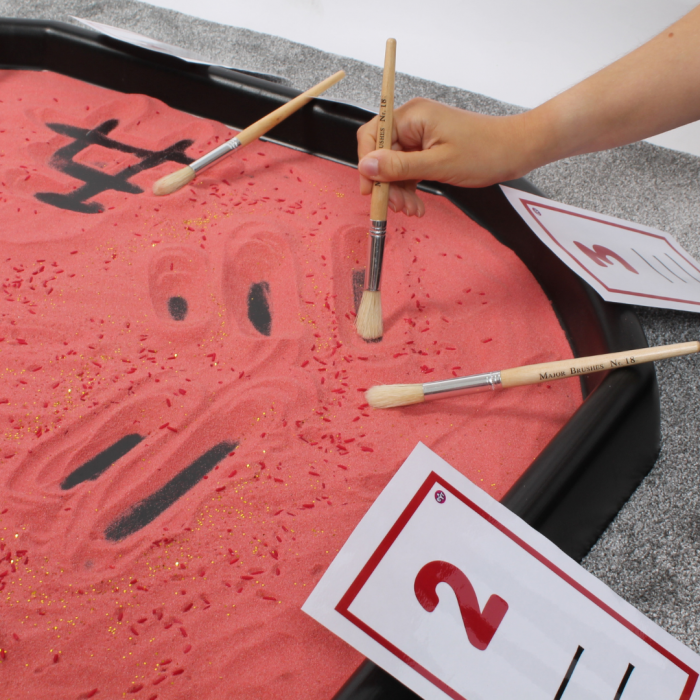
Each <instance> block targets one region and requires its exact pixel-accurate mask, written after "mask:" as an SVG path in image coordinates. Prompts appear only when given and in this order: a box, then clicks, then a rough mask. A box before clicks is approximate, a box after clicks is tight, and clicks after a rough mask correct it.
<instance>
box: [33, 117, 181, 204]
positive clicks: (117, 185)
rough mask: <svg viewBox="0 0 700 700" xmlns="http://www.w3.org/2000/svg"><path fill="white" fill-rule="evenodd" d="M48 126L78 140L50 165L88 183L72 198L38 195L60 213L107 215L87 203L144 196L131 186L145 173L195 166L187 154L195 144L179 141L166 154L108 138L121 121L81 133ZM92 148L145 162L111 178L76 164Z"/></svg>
mask: <svg viewBox="0 0 700 700" xmlns="http://www.w3.org/2000/svg"><path fill="white" fill-rule="evenodd" d="M46 126H48V127H49V129H51V130H52V131H55V132H56V133H57V134H61V135H62V136H68V137H70V138H72V139H74V141H73V143H69V144H68V145H67V146H63V148H59V149H58V150H57V151H56V153H54V154H53V156H51V160H50V161H49V164H50V165H51V167H52V168H55V169H56V170H60V171H61V172H62V173H65V174H66V175H70V176H71V177H74V178H76V179H77V180H82V181H83V182H84V183H85V184H84V185H83V186H82V187H78V188H77V189H75V190H73V191H72V192H71V193H70V194H59V193H57V192H38V193H37V194H35V195H34V196H35V197H36V198H37V199H38V200H39V201H40V202H44V203H45V204H50V205H51V206H54V207H57V208H59V209H68V210H69V211H77V212H80V213H81V214H99V213H100V212H102V211H104V207H103V206H102V205H101V204H100V203H99V202H89V203H87V200H88V199H90V198H91V197H94V196H95V195H98V194H101V193H102V192H106V191H107V190H115V191H117V192H127V193H128V194H141V193H142V192H143V190H142V189H141V188H140V187H138V186H137V185H134V184H132V183H131V182H129V178H131V177H133V176H134V175H137V174H138V173H140V172H142V171H144V170H150V169H151V168H155V167H157V166H159V165H161V164H162V163H165V162H167V161H172V162H173V163H181V164H182V165H189V164H190V163H191V162H192V159H191V158H189V157H187V156H186V155H185V150H186V149H187V148H189V147H190V146H191V145H192V144H193V143H194V141H189V140H183V141H178V142H177V143H174V144H173V145H172V146H168V148H164V149H163V150H162V151H149V150H147V149H145V148H136V147H135V146H129V145H128V144H126V143H120V142H119V141H115V140H114V139H110V138H108V137H107V134H109V133H110V131H113V130H114V129H115V128H116V127H117V126H119V120H118V119H109V120H108V121H106V122H102V124H100V125H98V126H96V127H95V128H94V129H81V128H80V127H77V126H71V125H70V124H47V125H46ZM92 145H97V146H102V147H103V148H108V149H110V150H113V151H121V152H122V153H131V154H132V155H134V156H136V157H137V158H140V159H141V160H140V162H138V163H135V164H134V165H129V166H127V167H126V168H124V169H123V170H120V171H119V172H118V173H116V175H109V174H108V173H105V172H103V171H102V170H98V169H96V168H90V167H89V166H87V165H83V164H82V163H76V162H75V161H74V160H73V158H75V156H77V155H78V153H80V151H83V150H84V149H86V148H87V147H88V146H92Z"/></svg>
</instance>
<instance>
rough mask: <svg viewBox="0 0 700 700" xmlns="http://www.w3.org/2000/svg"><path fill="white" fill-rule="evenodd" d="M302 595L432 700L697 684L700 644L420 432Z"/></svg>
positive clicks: (551, 699)
mask: <svg viewBox="0 0 700 700" xmlns="http://www.w3.org/2000/svg"><path fill="white" fill-rule="evenodd" d="M650 575H653V572H650ZM302 609H303V610H304V611H305V612H306V613H308V614H309V615H311V616H312V617H313V618H315V619H316V620H317V621H318V622H320V623H321V624H323V625H325V626H326V627H327V628H328V629H330V630H331V631H333V632H334V633H336V634H337V635H339V636H340V637H342V638H343V639H344V640H345V641H347V642H348V643H349V644H351V645H352V646H354V647H355V648H356V649H357V650H358V651H360V652H361V653H362V654H364V655H365V656H367V657H369V658H370V659H372V660H373V661H374V662H375V663H377V664H378V665H380V666H382V667H383V668H384V669H385V670H386V671H388V672H389V673H391V674H392V675H393V676H395V677H396V678H398V679H399V680H400V681H401V682H402V683H404V684H405V685H407V686H408V687H409V688H411V689H412V690H414V691H415V692H416V693H418V695H420V696H421V697H423V698H425V699H426V700H444V699H445V698H451V699H452V700H513V698H518V700H590V698H609V699H610V700H652V698H653V699H654V700H690V699H691V698H693V699H695V700H697V699H698V698H700V690H698V689H697V688H696V685H697V680H698V670H700V657H698V656H697V655H696V654H694V653H693V652H692V651H690V650H689V649H687V648H686V647H684V646H683V645H682V644H681V643H680V642H678V641H677V640H675V639H674V638H673V637H671V636H670V635H669V634H667V633H666V632H664V631H663V630H662V629H661V628H659V627H657V626H656V625H655V624H654V623H653V622H651V621H650V620H648V619H647V618H646V617H644V616H643V615H642V614H641V613H640V612H638V611H637V610H635V609H634V608H633V607H632V606H631V605H629V604H627V603H626V602H625V601H623V600H622V599H621V598H619V597H618V596H617V595H616V594H615V593H613V592H612V591H611V590H610V589H609V588H607V587H606V586H605V585H604V584H602V583H601V582H600V581H598V580H597V579H596V578H595V577H593V576H592V575H591V574H589V573H588V572H586V571H585V570H584V569H583V568H581V567H580V566H579V565H578V564H576V563H575V562H574V561H573V560H572V559H570V558H569V557H567V556H566V555H565V554H564V553H563V552H562V551H561V550H560V549H558V548H557V547H556V546H554V545H553V544H552V543H551V542H549V540H547V539H546V538H545V537H543V536H542V535H540V534H539V533H537V532H536V531H535V530H533V529H532V528H530V527H529V526H528V525H526V524H525V523H524V522H523V521H522V520H521V519H520V518H518V517H517V516H515V515H514V514H513V513H511V512H510V511H509V510H507V509H506V508H505V507H504V506H502V505H500V503H498V502H497V501H495V500H494V499H492V498H491V497H490V496H488V495H487V494H486V493H484V492H483V491H481V490H480V489H479V488H478V487H477V486H475V485H474V484H472V483H471V482H470V481H469V480H468V479H467V478H466V477H464V476H462V475H461V474H460V473H459V472H457V471H456V470H455V469H453V468H452V467H450V466H449V465H448V464H447V463H446V462H445V461H444V460H442V459H441V458H440V457H438V456H437V455H436V454H435V453H433V452H431V451H430V450H429V449H428V448H427V447H425V445H423V444H420V443H419V444H418V446H417V447H416V448H415V450H414V451H413V452H412V454H411V455H410V456H409V458H408V459H407V460H406V462H405V463H404V465H403V466H402V467H401V469H400V470H399V471H398V472H397V474H396V475H395V476H394V478H393V479H392V480H391V482H390V483H389V484H388V485H387V487H386V488H385V489H384V491H383V492H382V493H381V494H380V496H379V498H378V499H377V500H376V501H375V503H374V504H373V505H372V507H371V508H370V510H369V511H368V513H367V514H366V515H365V517H364V518H363V519H362V521H361V522H360V524H359V525H358V526H357V528H356V529H355V531H354V532H353V533H352V535H351V536H350V538H349V539H348V541H347V542H346V544H345V546H344V547H343V548H342V549H341V551H340V552H339V554H338V556H337V557H336V558H335V560H334V561H333V563H332V564H331V566H330V567H329V569H328V571H327V572H326V573H325V575H324V576H323V578H322V579H321V581H320V582H319V583H318V585H317V586H316V588H315V589H314V591H313V592H312V594H311V595H310V596H309V598H308V600H307V601H306V603H305V604H304V606H303V608H302Z"/></svg>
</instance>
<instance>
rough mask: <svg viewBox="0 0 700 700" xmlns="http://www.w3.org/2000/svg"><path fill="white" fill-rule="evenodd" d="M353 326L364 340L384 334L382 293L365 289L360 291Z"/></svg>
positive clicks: (373, 338) (374, 338)
mask: <svg viewBox="0 0 700 700" xmlns="http://www.w3.org/2000/svg"><path fill="white" fill-rule="evenodd" d="M355 328H357V332H358V333H359V334H360V335H361V336H362V337H363V338H364V339H365V340H376V339H377V338H381V337H382V335H383V334H384V322H383V320H382V293H381V292H370V291H369V290H368V289H365V291H364V292H362V301H361V302H360V308H359V309H358V310H357V318H356V319H355Z"/></svg>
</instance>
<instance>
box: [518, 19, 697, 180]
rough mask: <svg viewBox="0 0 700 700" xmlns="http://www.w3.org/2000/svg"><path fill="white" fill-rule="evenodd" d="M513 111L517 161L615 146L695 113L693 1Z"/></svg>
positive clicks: (537, 162) (534, 163)
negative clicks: (648, 36) (624, 50)
mask: <svg viewBox="0 0 700 700" xmlns="http://www.w3.org/2000/svg"><path fill="white" fill-rule="evenodd" d="M519 116H520V122H521V123H520V124H519V127H520V129H521V130H522V133H523V134H524V135H526V138H528V140H529V146H528V149H527V154H526V161H527V162H526V163H525V165H524V168H526V169H527V170H530V169H532V168H535V167H539V166H541V165H544V164H545V163H550V162H553V161H555V160H559V159H560V158H566V157H568V156H573V155H578V154H581V153H589V152H592V151H600V150H604V149H607V148H614V147H616V146H622V145H625V144H628V143H632V142H634V141H639V140H640V139H644V138H648V137H649V136H653V135H655V134H659V133H662V132H664V131H668V130H669V129H673V128H675V127H677V126H681V125H683V124H688V123H690V122H692V121H695V120H697V119H700V7H698V8H695V9H694V10H692V11H691V12H690V13H688V14H687V15H685V17H683V18H682V19H680V20H679V21H678V22H676V23H675V24H674V25H672V26H671V27H669V28H668V29H666V30H665V31H664V32H662V33H661V34H659V35H658V36H657V37H655V38H654V39H652V40H651V41H649V42H647V43H646V44H644V45H643V46H641V47H639V48H638V49H636V50H635V51H633V52H632V53H630V54H628V55H627V56H624V57H623V58H621V59H620V60H619V61H616V62H615V63H613V64H611V65H610V66H608V67H607V68H604V69H603V70H601V71H600V72H598V73H596V74H595V75H592V76H591V77H590V78H587V79H586V80H584V81H583V82H581V83H578V84H577V85H575V86H574V87H572V88H570V89H569V90H567V91H565V92H563V93H561V94H560V95H557V96H556V97H554V98H553V99H551V100H549V101H548V102H545V103H544V104H543V105H541V106H539V107H537V108H535V109H533V110H531V111H529V112H526V113H524V114H523V115H519Z"/></svg>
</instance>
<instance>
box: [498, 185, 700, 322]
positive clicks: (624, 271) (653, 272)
mask: <svg viewBox="0 0 700 700" xmlns="http://www.w3.org/2000/svg"><path fill="white" fill-rule="evenodd" d="M501 189H502V190H503V193H504V194H505V195H506V197H507V198H508V201H510V203H511V204H512V205H513V207H514V208H515V210H516V211H517V212H518V214H520V216H521V217H522V218H523V219H524V221H525V223H527V225H528V226H529V227H530V228H531V229H532V230H533V231H534V232H535V234H536V235H537V237H538V238H539V239H540V240H541V241H542V242H543V243H544V244H545V245H546V246H547V247H548V248H549V249H550V250H551V251H552V252H553V253H554V254H555V255H556V256H557V257H558V258H559V259H560V260H562V262H564V263H565V264H566V265H568V266H569V267H570V268H571V269H572V270H573V271H574V272H575V273H576V274H577V275H579V277H582V278H583V279H584V280H586V282H588V284H590V285H591V286H592V287H593V288H594V289H595V290H596V291H597V292H598V294H600V296H602V297H603V299H605V300H606V301H615V302H619V303H621V304H639V305H641V306H654V307H658V308H662V309H679V310H683V311H695V312H700V264H699V263H698V262H697V261H696V260H694V259H693V257H692V256H691V255H690V254H689V253H687V252H686V251H685V250H683V248H682V247H681V246H680V245H679V244H678V242H677V241H676V240H675V239H674V238H673V236H670V235H669V234H667V233H664V232H663V231H659V230H658V229H655V228H650V227H648V226H642V225H640V224H633V223H630V222H629V221H624V220H623V219H616V218H614V217H612V216H605V215H604V214H594V213H593V212H590V211H586V210H585V209H578V208H577V207H570V206H568V205H566V204H559V203H557V202H553V201H552V200H551V199H545V198H544V197H538V196H536V195H532V194H527V193H525V192H521V191H520V190H515V189H513V188H511V187H504V186H503V185H501Z"/></svg>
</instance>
